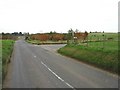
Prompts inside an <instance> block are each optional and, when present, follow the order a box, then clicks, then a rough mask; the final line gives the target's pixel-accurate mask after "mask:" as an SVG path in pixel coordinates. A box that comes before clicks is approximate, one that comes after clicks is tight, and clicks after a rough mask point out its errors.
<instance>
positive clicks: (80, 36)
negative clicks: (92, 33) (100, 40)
mask: <svg viewBox="0 0 120 90" xmlns="http://www.w3.org/2000/svg"><path fill="white" fill-rule="evenodd" d="M87 36H88V33H87V32H86V31H85V33H82V32H78V30H77V32H76V31H75V32H74V31H73V30H72V29H70V30H69V31H68V33H56V32H50V33H38V34H31V35H29V38H28V37H27V39H32V40H40V41H47V40H52V41H59V40H74V39H77V40H85V39H86V37H87Z"/></svg>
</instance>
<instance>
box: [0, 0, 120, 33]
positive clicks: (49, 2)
mask: <svg viewBox="0 0 120 90" xmlns="http://www.w3.org/2000/svg"><path fill="white" fill-rule="evenodd" d="M118 1H119V0H0V32H30V33H41V32H42V33H44V32H50V31H56V32H62V33H63V32H67V31H68V30H69V29H70V28H72V29H73V30H75V29H78V30H79V31H82V32H84V31H85V30H86V31H88V32H89V31H105V32H118Z"/></svg>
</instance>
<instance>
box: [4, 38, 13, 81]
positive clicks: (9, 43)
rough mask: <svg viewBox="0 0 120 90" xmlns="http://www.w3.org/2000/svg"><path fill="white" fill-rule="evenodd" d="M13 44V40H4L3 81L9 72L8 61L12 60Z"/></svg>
mask: <svg viewBox="0 0 120 90" xmlns="http://www.w3.org/2000/svg"><path fill="white" fill-rule="evenodd" d="M13 45H14V41H13V40H2V81H3V80H4V78H5V75H6V73H7V67H8V63H9V62H10V58H11V54H12V51H13Z"/></svg>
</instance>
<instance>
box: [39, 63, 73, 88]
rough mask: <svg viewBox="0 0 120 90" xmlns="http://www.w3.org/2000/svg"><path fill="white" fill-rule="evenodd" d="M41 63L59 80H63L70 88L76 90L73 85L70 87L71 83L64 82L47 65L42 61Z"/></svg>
mask: <svg viewBox="0 0 120 90" xmlns="http://www.w3.org/2000/svg"><path fill="white" fill-rule="evenodd" d="M41 63H42V64H43V65H44V66H45V67H46V68H47V69H48V70H49V71H50V72H51V73H52V74H54V75H55V76H56V77H57V78H58V79H59V80H61V81H62V82H64V83H65V84H66V85H67V86H69V87H70V88H72V89H74V90H75V88H74V87H73V86H72V85H70V84H69V83H67V82H66V81H65V80H63V79H62V78H61V77H59V76H58V75H57V74H56V73H55V72H53V71H52V70H51V69H50V68H49V67H48V66H47V65H46V64H44V63H43V62H42V61H41Z"/></svg>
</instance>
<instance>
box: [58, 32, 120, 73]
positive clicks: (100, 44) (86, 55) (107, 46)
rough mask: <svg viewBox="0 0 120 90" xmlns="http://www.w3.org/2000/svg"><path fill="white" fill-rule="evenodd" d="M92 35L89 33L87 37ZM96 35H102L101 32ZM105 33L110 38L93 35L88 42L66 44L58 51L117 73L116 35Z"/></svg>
mask: <svg viewBox="0 0 120 90" xmlns="http://www.w3.org/2000/svg"><path fill="white" fill-rule="evenodd" d="M93 35H94V34H93ZM93 35H92V34H91V35H90V34H89V37H88V38H90V37H91V36H93ZM98 35H99V37H101V38H102V37H103V36H101V34H98ZM98 35H96V36H95V37H97V36H98ZM105 35H106V37H107V38H112V40H107V39H105V40H99V39H96V38H95V37H94V39H93V38H92V39H91V41H89V40H90V39H89V40H88V43H82V44H77V45H76V44H69V45H66V46H65V47H63V48H61V49H59V50H58V52H59V53H61V54H63V55H66V56H69V57H72V58H76V59H77V60H80V61H83V62H86V63H89V64H92V65H94V66H97V67H100V68H103V69H105V70H109V71H111V72H114V73H118V35H117V34H106V33H105ZM95 39H96V40H95ZM97 40H99V41H97ZM119 73H120V71H119Z"/></svg>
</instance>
